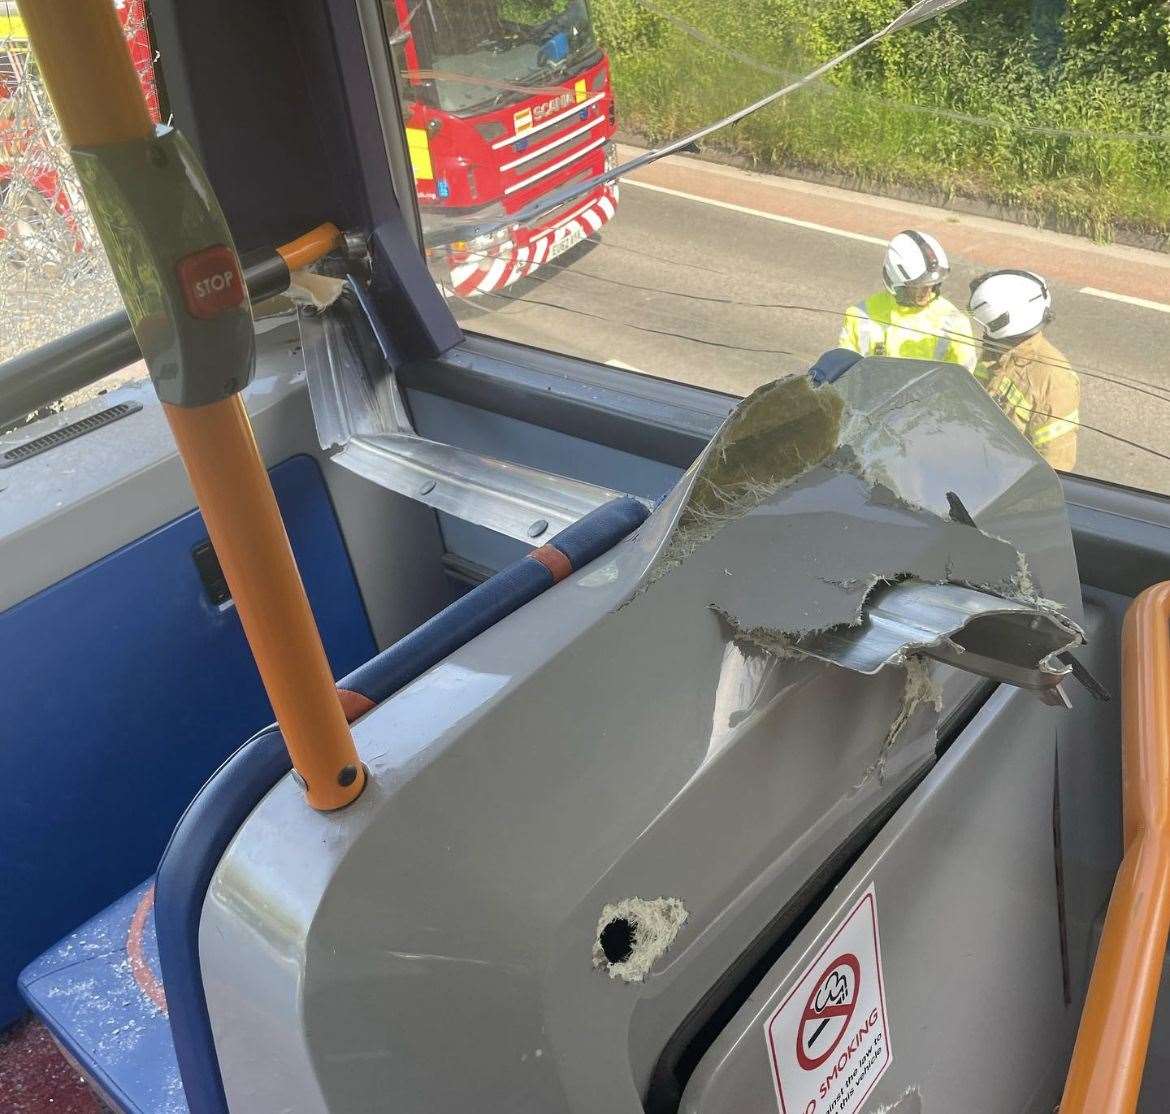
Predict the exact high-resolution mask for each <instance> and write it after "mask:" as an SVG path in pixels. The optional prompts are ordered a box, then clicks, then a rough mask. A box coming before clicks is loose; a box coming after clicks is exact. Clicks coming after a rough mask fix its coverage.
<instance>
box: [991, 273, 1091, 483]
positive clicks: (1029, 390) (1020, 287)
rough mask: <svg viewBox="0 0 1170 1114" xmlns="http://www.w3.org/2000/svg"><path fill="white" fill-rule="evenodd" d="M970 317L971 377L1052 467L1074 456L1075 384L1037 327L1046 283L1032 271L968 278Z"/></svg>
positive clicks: (1045, 306)
mask: <svg viewBox="0 0 1170 1114" xmlns="http://www.w3.org/2000/svg"><path fill="white" fill-rule="evenodd" d="M970 310H971V315H972V316H973V317H974V318H975V320H976V321H978V322H979V324H980V325H982V326H983V353H982V356H981V358H980V361H979V363H978V365H977V366H976V368H975V378H976V379H978V380H979V382H981V383H982V384H983V386H984V387H985V388H986V389H987V393H988V394H990V395H991V397H992V398H993V399H995V401H996V402H997V403H998V404H999V407H1000V409H1002V410H1003V412H1004V413H1005V414H1007V416H1008V417H1009V418H1011V420H1012V422H1013V423H1014V424H1015V426H1016V428H1017V429H1019V431H1020V432H1021V433H1022V434H1023V435H1024V436H1025V437H1026V438H1027V439H1028V440H1029V441H1030V442H1031V444H1032V446H1033V447H1034V448H1035V449H1036V451H1037V452H1038V453H1039V454H1040V455H1041V456H1042V457H1043V458H1044V459H1045V460H1046V461H1048V463H1049V464H1051V465H1052V467H1053V468H1060V469H1062V470H1063V471H1068V470H1069V469H1071V468H1072V467H1073V466H1074V465H1075V464H1076V460H1077V423H1078V422H1079V421H1080V404H1081V384H1080V380H1079V379H1078V378H1077V374H1076V372H1075V371H1073V370H1072V368H1071V367H1069V363H1068V360H1066V359H1065V358H1064V356H1063V355H1062V354H1061V353H1060V351H1059V350H1058V349H1057V348H1056V347H1054V346H1053V345H1052V344H1051V343H1050V342H1049V341H1048V340H1047V339H1046V338H1045V336H1044V334H1043V332H1042V331H1041V330H1042V329H1043V328H1044V326H1045V325H1047V324H1048V322H1049V321H1051V320H1052V294H1051V292H1050V291H1049V289H1048V283H1046V282H1045V281H1044V279H1042V278H1041V277H1040V276H1039V275H1037V274H1034V273H1033V272H1032V271H1015V270H999V271H990V272H988V273H987V274H985V275H981V276H980V277H979V278H977V279H976V280H975V281H974V282H973V283H971V302H970Z"/></svg>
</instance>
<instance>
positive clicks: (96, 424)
mask: <svg viewBox="0 0 1170 1114" xmlns="http://www.w3.org/2000/svg"><path fill="white" fill-rule="evenodd" d="M141 409H142V403H141V402H119V403H117V404H116V405H114V406H107V407H106V408H105V409H104V410H99V411H98V412H97V413H96V414H90V415H89V417H87V418H81V419H79V420H78V421H76V422H70V423H69V424H68V425H64V426H62V427H61V428H60V429H55V430H53V432H52V433H46V434H44V435H43V436H41V437H34V438H33V439H32V440H31V441H26V442H25V443H24V444H23V445H17V446H16V447H15V448H13V449H7V450H6V451H5V452H4V453H3V454H2V455H0V468H11V467H12V466H13V465H14V464H21V463H23V462H24V461H26V460H29V459H30V458H32V457H34V456H39V455H40V454H41V453H47V452H48V451H49V450H50V449H55V448H56V447H57V446H58V445H64V444H65V442H66V441H73V440H75V439H76V438H78V437H83V436H84V435H85V434H87V433H92V432H93V431H94V430H95V429H101V428H103V427H104V426H108V425H109V424H110V423H111V422H116V421H117V420H118V419H119V418H124V417H126V416H127V415H128V414H135V413H137V412H138V411H139V410H141Z"/></svg>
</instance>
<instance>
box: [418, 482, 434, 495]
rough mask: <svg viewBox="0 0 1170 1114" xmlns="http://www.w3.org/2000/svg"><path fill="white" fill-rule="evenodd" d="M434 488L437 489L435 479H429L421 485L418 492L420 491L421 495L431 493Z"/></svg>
mask: <svg viewBox="0 0 1170 1114" xmlns="http://www.w3.org/2000/svg"><path fill="white" fill-rule="evenodd" d="M434 490H435V481H434V480H427V482H426V483H425V484H423V485H422V487H420V488H419V489H418V493H419V495H430V493H431V492H432V491H434Z"/></svg>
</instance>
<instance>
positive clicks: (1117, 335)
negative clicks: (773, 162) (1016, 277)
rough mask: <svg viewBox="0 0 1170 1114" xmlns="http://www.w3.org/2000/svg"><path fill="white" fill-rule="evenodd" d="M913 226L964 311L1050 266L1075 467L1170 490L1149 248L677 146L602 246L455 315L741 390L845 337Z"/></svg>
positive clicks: (625, 204) (1164, 306) (471, 324)
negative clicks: (686, 153)
mask: <svg viewBox="0 0 1170 1114" xmlns="http://www.w3.org/2000/svg"><path fill="white" fill-rule="evenodd" d="M906 227H915V228H920V229H924V230H926V231H930V232H933V233H934V234H935V235H937V236H938V237H939V239H940V240H941V241H942V243H943V244H944V246H945V247H946V248H947V250H948V252H949V253H950V256H951V263H952V270H951V277H950V279H949V280H948V283H947V285H946V288H945V290H944V292H945V293H946V294H947V295H948V296H949V297H950V298H951V300H952V301H954V302H955V303H956V304H959V305H960V306H961V307H965V304H966V296H967V292H968V286H969V283H970V281H971V279H973V278H974V277H975V276H976V275H978V274H980V273H982V272H983V271H986V270H988V269H991V268H993V267H1004V266H1010V267H1023V268H1027V269H1031V270H1035V271H1038V272H1040V273H1041V274H1043V275H1045V276H1046V278H1048V280H1049V282H1050V285H1051V287H1052V291H1053V299H1054V304H1055V310H1056V319H1055V321H1054V322H1053V323H1052V325H1050V326H1049V329H1048V335H1049V337H1050V338H1051V339H1052V340H1053V342H1054V343H1055V344H1056V345H1057V346H1058V347H1059V348H1060V349H1062V350H1063V351H1064V353H1065V354H1066V355H1067V356H1068V358H1069V359H1070V361H1071V362H1072V364H1073V365H1074V367H1075V368H1076V369H1077V370H1078V371H1079V373H1080V375H1081V385H1082V404H1081V421H1082V423H1083V425H1084V427H1085V428H1083V429H1082V431H1081V433H1080V436H1079V458H1078V463H1077V469H1076V470H1077V471H1078V472H1082V473H1084V474H1086V475H1092V476H1099V477H1102V478H1105V479H1109V480H1113V481H1115V482H1119V483H1125V484H1130V485H1133V486H1135V487H1143V488H1148V489H1151V490H1156V491H1162V492H1170V355H1168V353H1170V257H1166V256H1164V255H1161V254H1158V253H1155V252H1148V251H1142V250H1140V249H1136V248H1127V247H1119V246H1104V245H1097V244H1093V243H1091V242H1089V241H1087V240H1081V239H1079V238H1076V237H1072V236H1064V235H1061V234H1057V233H1050V232H1042V231H1038V230H1033V229H1027V228H1022V227H1020V226H1019V225H1014V224H1008V223H1004V222H999V221H993V220H988V219H985V218H978V217H968V216H964V215H959V214H955V213H951V212H948V211H946V210H941V209H933V208H930V207H926V206H920V205H911V204H906V203H902V202H897V201H892V200H888V199H879V198H872V197H868V196H865V195H860V194H852V193H848V192H846V191H843V190H836V189H833V188H831V187H823V186H813V185H808V184H805V183H801V182H793V181H791V180H787V179H781V178H776V177H772V176H768V175H762V174H753V173H749V172H745V171H742V170H737V169H734V168H729V167H724V166H719V165H715V164H711V163H704V162H701V161H699V160H697V159H691V158H674V159H669V160H664V162H662V163H658V164H656V165H655V166H653V167H649V168H646V169H645V170H643V171H641V172H639V173H638V174H637V175H636V177H635V179H633V180H627V181H624V182H623V184H622V192H621V202H620V205H619V207H618V213H617V216H616V217H615V218H614V219H613V220H612V221H611V222H610V224H609V225H607V226H606V227H605V228H604V229H603V230H602V231H601V233H600V234H599V235H598V236H597V237H596V238H595V239H596V241H597V242H595V243H590V244H587V245H584V246H583V247H582V248H578V249H574V250H573V251H572V252H571V253H569V254H567V255H565V256H563V257H562V258H561V259H559V260H557V261H556V263H555V264H554V265H552V266H549V267H546V268H544V269H543V270H542V271H541V272H540V273H539V274H537V275H535V276H534V277H533V278H531V279H528V280H525V281H524V282H522V283H517V284H516V285H514V286H512V287H510V288H509V289H508V290H507V291H505V292H504V293H503V295H501V296H494V297H493V296H489V297H479V298H476V299H474V300H473V301H472V302H470V303H467V304H464V305H458V306H457V307H456V312H457V316H459V317H460V319H461V321H462V323H463V325H464V328H465V329H467V330H468V331H479V332H485V333H490V334H492V335H494V336H499V337H503V338H506V339H511V340H517V341H521V342H523V343H525V344H532V345H538V346H541V347H545V348H550V349H557V350H560V351H562V352H567V353H570V354H572V355H578V356H583V357H586V358H588V359H592V360H596V361H598V362H601V363H607V364H609V365H610V366H614V367H625V368H630V369H634V370H638V371H643V372H646V373H648V374H651V375H656V376H663V377H666V378H671V379H676V380H681V381H684V382H688V383H696V384H700V385H703V386H708V387H713V388H716V389H718V390H722V391H727V392H730V393H734V394H739V395H742V394H745V393H747V392H749V391H750V390H752V389H753V388H754V387H756V386H758V385H759V384H761V383H764V382H767V381H768V380H770V379H774V378H776V377H777V376H780V375H784V374H789V373H792V372H798V371H804V370H805V369H807V368H808V366H809V365H810V364H811V363H812V362H813V361H814V360H815V359H816V357H817V356H818V355H819V354H820V353H821V352H823V351H824V350H825V349H826V348H831V347H833V346H834V344H835V342H836V338H837V333H838V330H839V328H840V324H841V313H842V311H843V309H844V308H845V307H846V306H847V305H849V304H850V303H851V302H855V301H857V300H858V299H860V298H863V297H865V296H866V295H868V294H870V293H872V292H873V291H874V290H876V289H879V288H880V286H881V263H882V257H883V254H884V249H885V243H886V240H887V239H888V238H889V237H890V236H891V235H893V234H894V233H895V232H898V231H900V230H901V229H903V228H906ZM785 306H786V307H793V308H780V307H785ZM796 307H799V308H796ZM1097 431H1100V432H1097ZM1119 438H1120V439H1123V440H1119ZM1125 441H1129V442H1135V443H1137V444H1140V445H1145V446H1148V447H1149V448H1150V449H1153V450H1154V452H1153V453H1151V452H1147V451H1143V450H1142V449H1139V448H1134V447H1132V446H1131V445H1127V444H1125ZM1156 454H1165V455H1164V456H1159V455H1156Z"/></svg>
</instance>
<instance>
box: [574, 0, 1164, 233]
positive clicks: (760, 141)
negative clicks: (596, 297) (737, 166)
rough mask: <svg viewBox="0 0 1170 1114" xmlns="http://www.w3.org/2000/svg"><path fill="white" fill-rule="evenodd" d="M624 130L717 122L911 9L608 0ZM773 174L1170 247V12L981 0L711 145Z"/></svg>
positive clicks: (601, 0)
mask: <svg viewBox="0 0 1170 1114" xmlns="http://www.w3.org/2000/svg"><path fill="white" fill-rule="evenodd" d="M591 6H592V8H593V11H594V17H595V20H596V23H597V25H598V32H599V36H600V38H601V39H602V41H603V43H604V45H605V46H606V47H607V49H608V51H609V52H610V56H611V58H612V62H613V76H614V84H615V87H616V91H617V96H618V111H619V123H620V126H621V127H622V129H623V130H624V131H626V132H627V133H633V134H637V135H640V136H643V137H645V138H646V139H647V140H649V141H651V142H658V141H661V140H663V139H666V138H670V137H675V136H678V135H681V134H683V133H684V132H685V131H687V130H689V129H691V128H693V127H696V126H699V125H701V124H705V123H708V122H710V121H711V120H713V119H715V118H717V117H718V116H721V115H724V114H726V113H727V112H730V111H732V110H733V109H735V108H738V107H740V106H741V105H743V104H745V103H747V102H749V101H751V100H754V99H755V98H757V97H759V96H762V95H764V94H765V93H767V92H769V91H770V90H771V89H773V88H776V87H777V86H779V85H780V84H782V83H783V82H784V80H785V78H788V77H792V76H796V75H798V74H799V73H801V72H805V71H807V70H809V69H811V68H813V67H814V66H815V65H817V64H818V63H820V62H823V61H825V60H827V59H829V58H831V57H833V56H834V55H835V54H837V53H839V52H840V51H842V50H844V49H846V48H847V47H849V46H851V45H853V44H854V43H856V42H858V41H859V40H860V39H863V38H864V37H865V36H866V35H868V34H869V33H871V32H872V31H874V30H877V29H878V28H879V27H881V26H883V25H884V24H885V23H887V22H888V21H889V20H890V19H892V18H893V17H894V16H895V15H896V14H897V13H898V12H899V11H901V10H902V9H903V8H904V7H906V2H905V0H737V2H736V3H735V4H710V3H706V2H705V0H592V5H591ZM707 150H709V151H720V152H722V153H726V154H732V155H736V156H740V157H742V158H745V159H746V160H747V161H748V162H750V163H751V164H753V165H756V166H758V167H759V168H761V169H773V170H779V171H783V170H789V171H795V172H798V173H799V172H801V171H805V172H811V173H813V174H818V175H824V174H829V175H838V176H841V177H842V178H843V179H844V180H845V182H846V184H851V185H854V186H857V187H860V188H865V189H872V190H875V191H877V192H881V191H882V190H896V189H897V188H899V187H902V188H906V187H909V188H912V189H915V190H919V191H926V192H927V193H928V194H929V195H930V196H931V197H932V198H933V199H935V200H936V201H938V202H939V203H941V204H946V203H947V202H948V201H952V200H953V199H955V198H956V197H966V198H973V199H978V200H982V201H987V202H990V203H993V204H998V205H1005V206H1011V207H1013V208H1014V209H1016V210H1024V211H1025V212H1026V213H1027V214H1028V215H1029V217H1030V218H1031V219H1033V220H1036V221H1041V220H1043V221H1047V222H1051V223H1056V224H1057V225H1058V226H1060V227H1063V228H1065V229H1066V230H1068V231H1074V232H1079V233H1082V234H1086V235H1091V236H1095V237H1097V238H1101V239H1109V238H1111V237H1112V236H1113V235H1115V234H1116V233H1117V232H1118V231H1120V230H1122V229H1124V230H1126V231H1129V232H1135V233H1139V234H1146V235H1152V236H1156V237H1166V236H1168V235H1170V4H1167V3H1165V2H1163V0H970V2H969V3H968V4H966V5H964V6H963V7H961V8H959V9H957V10H956V11H955V12H953V13H952V14H950V15H947V16H943V17H941V18H940V19H937V20H935V21H932V22H930V23H927V24H925V25H923V26H921V27H918V28H914V29H911V30H910V31H907V32H903V33H902V34H899V35H894V36H891V37H890V38H889V39H887V40H885V41H883V42H882V43H879V44H878V45H877V46H876V47H875V48H872V49H870V50H867V51H864V52H862V54H860V55H859V56H858V57H857V58H856V59H854V60H853V61H851V62H849V63H846V64H845V65H844V66H843V67H841V68H840V69H839V70H837V71H835V72H834V73H832V74H830V75H829V77H828V78H826V79H825V80H823V81H821V82H820V83H818V84H817V85H815V86H813V87H810V88H809V89H807V90H805V91H802V92H800V93H797V94H796V95H794V96H793V97H791V98H789V99H787V100H785V101H782V102H781V103H780V104H779V105H778V106H775V107H773V108H770V109H767V110H765V111H764V112H761V113H758V114H757V115H755V116H752V117H750V118H749V119H747V120H745V121H744V122H743V123H742V124H740V125H738V126H737V127H736V128H734V129H732V130H730V131H727V132H723V133H720V134H719V135H717V136H714V137H712V139H711V140H709V141H708V147H707Z"/></svg>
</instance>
